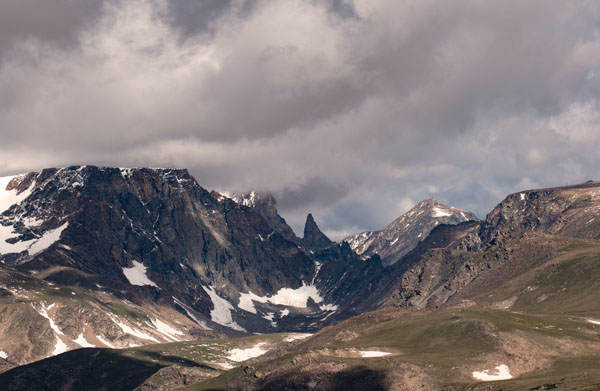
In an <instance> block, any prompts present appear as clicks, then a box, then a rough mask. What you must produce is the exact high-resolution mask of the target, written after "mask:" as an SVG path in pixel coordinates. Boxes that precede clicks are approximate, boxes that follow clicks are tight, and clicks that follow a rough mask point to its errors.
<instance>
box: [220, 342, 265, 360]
mask: <svg viewBox="0 0 600 391" xmlns="http://www.w3.org/2000/svg"><path fill="white" fill-rule="evenodd" d="M265 344H266V343H265V342H260V343H257V344H256V345H254V346H253V347H251V348H248V349H237V348H236V349H232V350H230V351H229V355H228V356H227V358H228V359H230V360H231V361H235V362H242V361H246V360H250V359H251V358H254V357H258V356H262V355H263V354H265V353H266V352H268V350H265V349H263V348H262V347H261V346H263V345H265Z"/></svg>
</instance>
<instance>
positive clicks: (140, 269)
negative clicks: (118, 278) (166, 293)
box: [123, 261, 158, 288]
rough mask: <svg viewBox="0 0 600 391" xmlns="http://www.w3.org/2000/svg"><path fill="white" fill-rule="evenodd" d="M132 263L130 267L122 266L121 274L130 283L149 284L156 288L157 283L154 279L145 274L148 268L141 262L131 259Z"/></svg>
mask: <svg viewBox="0 0 600 391" xmlns="http://www.w3.org/2000/svg"><path fill="white" fill-rule="evenodd" d="M132 263H133V266H132V267H124V268H123V274H124V275H125V277H126V278H127V280H128V281H129V283H130V284H131V285H139V286H142V285H150V286H154V287H157V288H158V285H156V284H155V283H154V281H152V280H150V279H149V278H148V276H147V275H146V270H147V269H148V268H147V267H146V266H144V264H143V263H141V262H138V261H133V262H132Z"/></svg>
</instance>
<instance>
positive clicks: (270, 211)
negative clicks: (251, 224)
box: [231, 191, 300, 243]
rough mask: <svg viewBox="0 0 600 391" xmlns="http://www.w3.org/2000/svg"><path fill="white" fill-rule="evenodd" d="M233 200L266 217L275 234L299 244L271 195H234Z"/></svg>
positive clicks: (267, 193)
mask: <svg viewBox="0 0 600 391" xmlns="http://www.w3.org/2000/svg"><path fill="white" fill-rule="evenodd" d="M231 199H232V200H234V201H235V202H237V203H238V204H239V205H243V206H247V207H249V208H252V209H254V211H255V212H257V213H258V214H259V215H261V216H262V217H264V219H265V220H266V221H267V223H268V224H269V225H270V226H271V228H273V230H275V232H277V233H279V234H280V235H281V236H283V237H284V238H285V239H287V240H289V241H290V242H293V243H299V241H300V240H299V239H298V237H297V236H296V234H294V231H293V230H292V229H291V228H290V226H289V225H287V223H286V221H285V219H284V218H283V217H281V216H280V215H279V213H278V212H277V202H276V201H275V197H273V195H272V194H271V193H269V192H265V191H263V192H256V191H250V192H247V193H234V194H232V195H231Z"/></svg>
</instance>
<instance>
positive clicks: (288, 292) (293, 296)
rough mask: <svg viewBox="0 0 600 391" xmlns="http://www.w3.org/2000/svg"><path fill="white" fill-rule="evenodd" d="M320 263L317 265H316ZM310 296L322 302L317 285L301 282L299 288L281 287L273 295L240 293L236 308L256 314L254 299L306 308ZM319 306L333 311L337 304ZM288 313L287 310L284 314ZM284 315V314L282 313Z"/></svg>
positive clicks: (261, 301)
mask: <svg viewBox="0 0 600 391" xmlns="http://www.w3.org/2000/svg"><path fill="white" fill-rule="evenodd" d="M318 266H320V265H317V267H318ZM309 298H311V299H313V301H314V302H315V303H317V304H319V303H322V302H323V298H322V297H321V295H319V291H318V290H317V287H316V286H314V285H312V284H311V285H306V284H305V283H302V286H301V287H299V288H296V289H294V288H281V289H280V290H279V291H277V293H276V294H274V295H273V296H258V295H256V294H254V293H252V292H248V293H241V294H240V299H239V303H238V308H240V309H242V310H244V311H248V312H251V313H253V314H256V308H255V307H254V303H253V302H254V301H256V302H259V303H271V304H275V305H284V306H288V307H299V308H306V307H307V306H308V299H309ZM320 308H321V310H322V311H335V310H337V308H338V307H337V306H336V305H334V304H321V305H320ZM287 314H289V311H288V312H287V313H286V315H287ZM282 316H285V315H282Z"/></svg>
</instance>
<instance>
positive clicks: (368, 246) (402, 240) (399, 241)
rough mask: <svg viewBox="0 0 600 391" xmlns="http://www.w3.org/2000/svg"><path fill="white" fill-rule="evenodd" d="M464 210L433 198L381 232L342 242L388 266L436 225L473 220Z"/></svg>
mask: <svg viewBox="0 0 600 391" xmlns="http://www.w3.org/2000/svg"><path fill="white" fill-rule="evenodd" d="M477 220H478V219H477V217H476V216H475V215H474V214H473V213H471V212H468V211H465V210H462V209H459V208H455V207H451V206H447V205H443V204H440V203H438V202H437V201H436V200H435V199H434V198H430V199H427V200H424V201H421V202H419V203H418V204H417V205H415V206H414V207H413V208H412V209H410V210H409V211H408V212H406V213H405V214H403V215H402V216H400V217H398V218H397V219H396V220H394V221H393V222H392V223H390V224H389V225H388V226H387V227H385V228H384V229H382V230H381V231H375V232H372V231H368V232H363V233H360V234H357V235H353V236H350V237H348V238H346V239H344V241H346V242H348V243H349V244H350V246H351V247H352V249H353V250H354V251H356V252H357V253H358V254H359V255H361V256H362V257H363V258H368V257H370V256H372V255H374V254H377V255H379V257H380V258H381V260H382V262H383V264H384V265H391V264H393V263H395V262H397V261H398V260H400V259H401V258H402V257H403V256H404V255H406V254H408V253H409V252H410V251H411V250H412V249H414V248H415V247H416V246H417V244H418V243H419V242H421V241H423V240H425V238H427V236H429V233H430V232H431V231H432V230H433V229H434V228H435V227H437V226H438V225H441V224H451V225H452V224H459V223H462V222H465V221H477Z"/></svg>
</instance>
